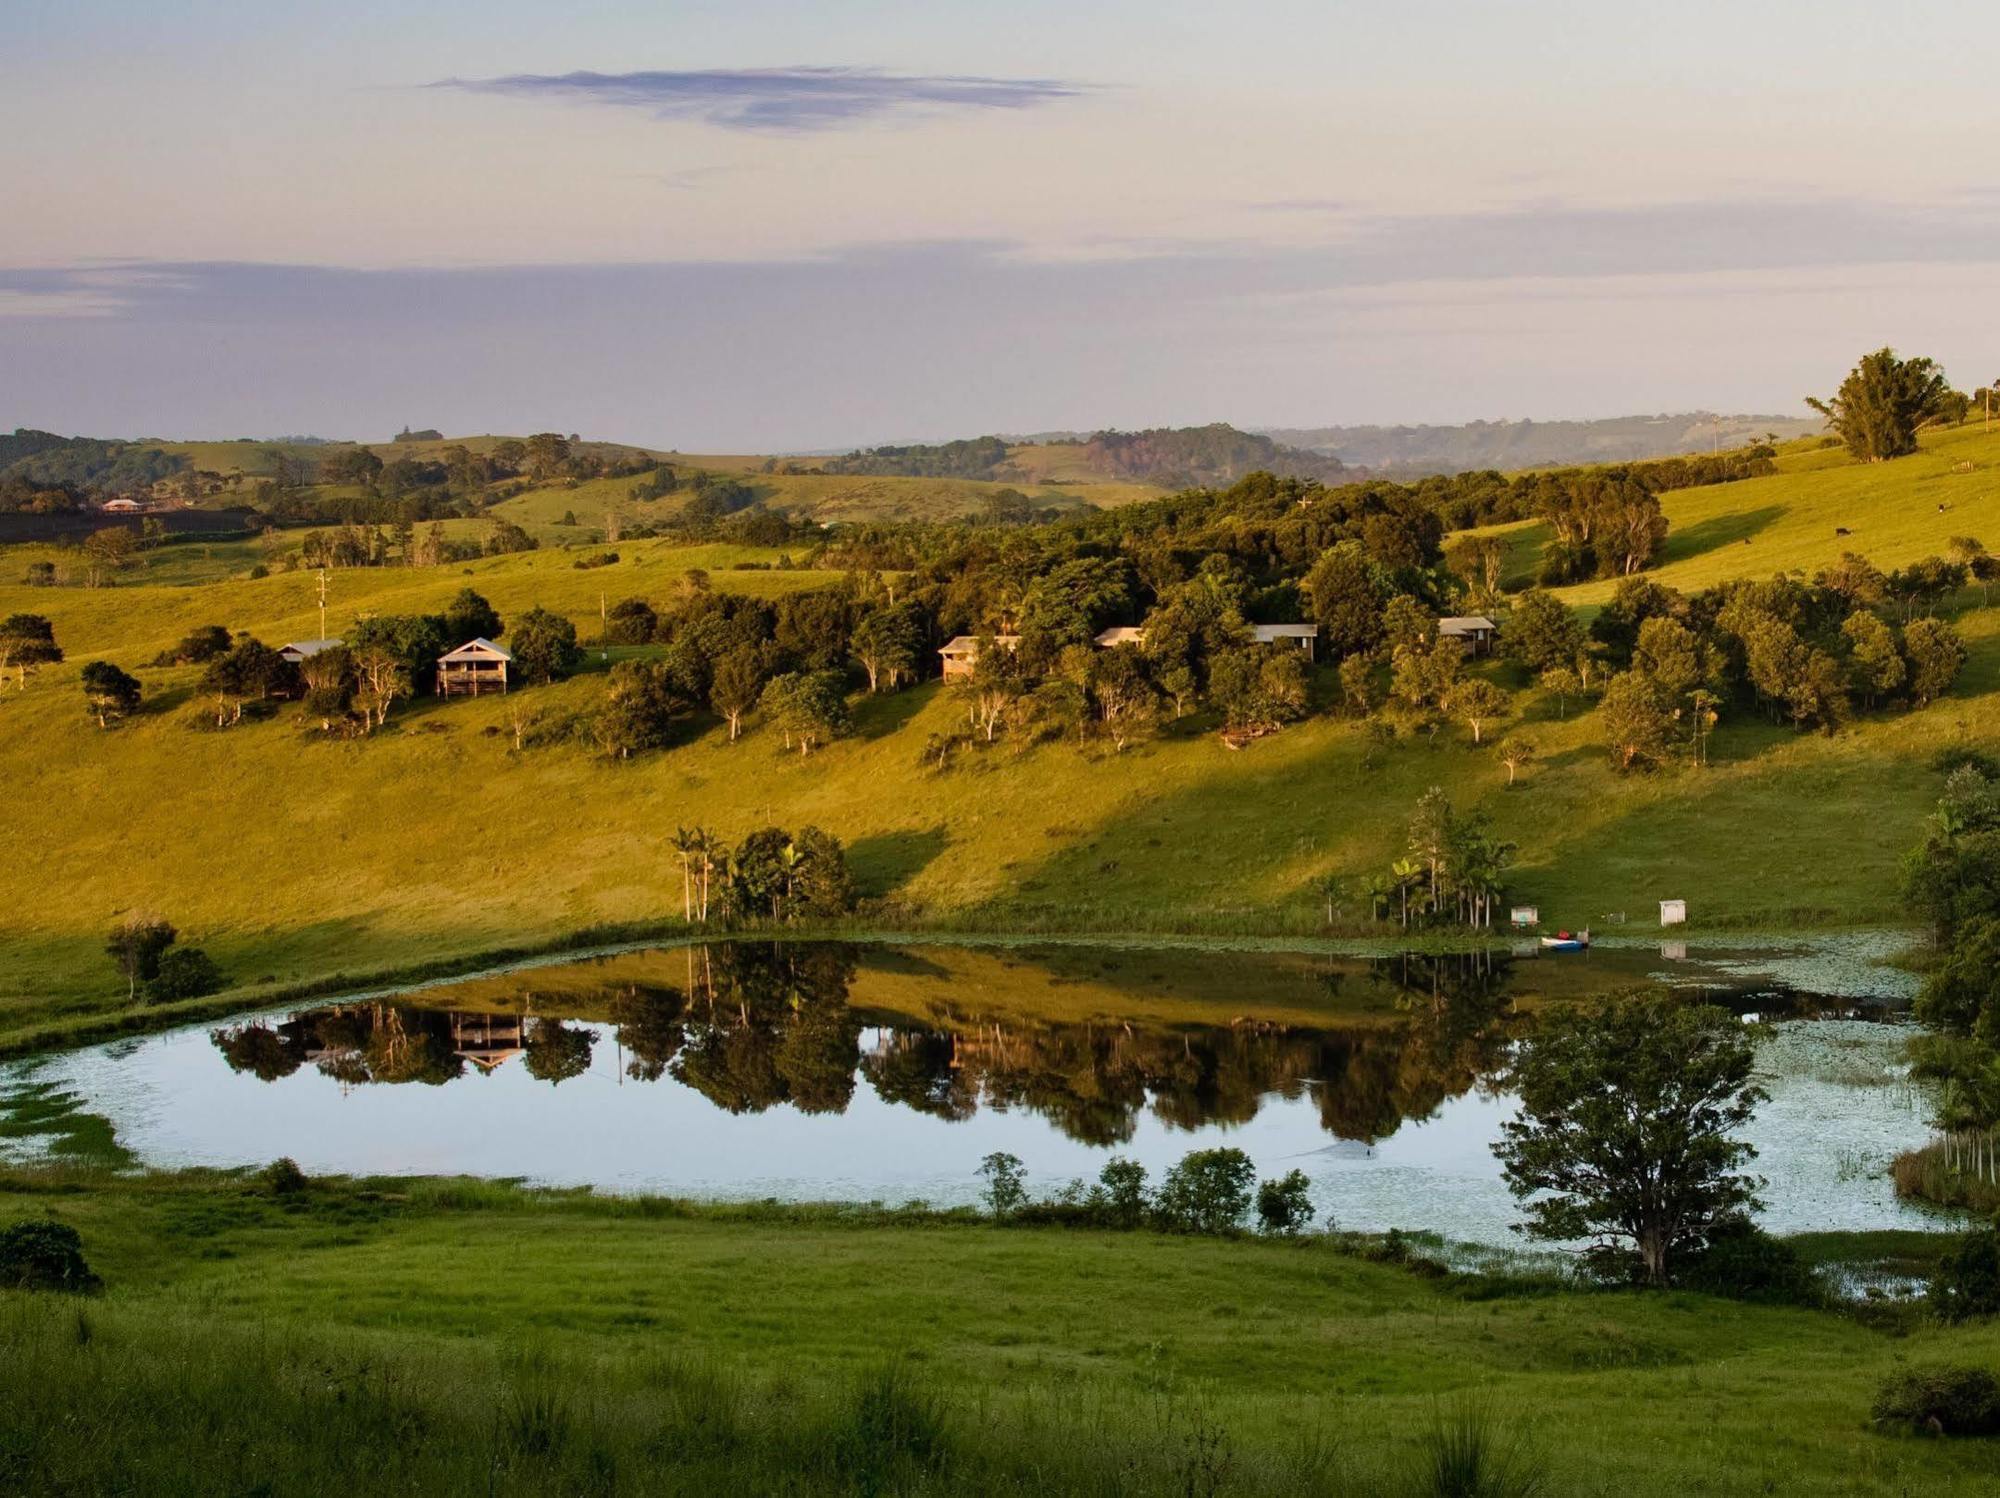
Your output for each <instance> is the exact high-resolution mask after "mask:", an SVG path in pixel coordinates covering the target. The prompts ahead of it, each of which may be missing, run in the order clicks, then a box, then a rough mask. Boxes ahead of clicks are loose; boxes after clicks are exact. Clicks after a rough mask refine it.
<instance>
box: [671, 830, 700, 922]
mask: <svg viewBox="0 0 2000 1498" xmlns="http://www.w3.org/2000/svg"><path fill="white" fill-rule="evenodd" d="M702 837H703V834H702V831H701V829H700V828H698V827H697V828H696V829H695V830H694V831H693V832H690V831H688V829H687V828H685V827H679V828H676V829H675V830H674V841H673V849H674V852H675V853H677V854H678V855H679V856H680V860H681V919H682V920H684V921H693V920H694V856H695V854H696V853H698V852H700V851H701V843H702Z"/></svg>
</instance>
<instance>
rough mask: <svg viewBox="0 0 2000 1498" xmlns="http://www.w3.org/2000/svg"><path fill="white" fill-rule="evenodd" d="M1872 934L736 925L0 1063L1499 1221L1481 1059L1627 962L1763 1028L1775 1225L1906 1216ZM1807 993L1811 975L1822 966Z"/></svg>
mask: <svg viewBox="0 0 2000 1498" xmlns="http://www.w3.org/2000/svg"><path fill="white" fill-rule="evenodd" d="M1876 955H1878V954H1877V953H1876V952H1875V951H1874V949H1873V948H1871V947H1870V946H1869V945H1868V944H1867V943H1866V942H1865V941H1863V940H1859V939H1837V940H1822V941H1820V942H1817V943H1815V944H1812V945H1799V944H1793V945H1767V946H1762V947H1746V946H1741V945H1739V946H1736V947H1731V948H1726V949H1724V948H1714V949H1709V950H1703V949H1701V948H1700V947H1698V946H1697V947H1692V948H1690V947H1684V946H1680V945H1675V946H1670V947H1666V948H1663V947H1662V946H1660V945H1659V944H1658V943H1654V944H1652V945H1650V946H1639V945H1631V946H1604V945H1600V946H1599V947H1598V948H1596V949H1594V950H1592V951H1590V952H1588V953H1583V954H1576V955H1565V956H1543V955H1539V954H1527V955H1522V954H1509V953H1507V952H1504V951H1494V952H1484V953H1456V954H1448V955H1430V956H1422V955H1415V954H1398V955H1389V956H1376V957H1359V956H1356V957H1326V956H1315V955H1304V954H1298V953H1270V952H1254V951H1215V950H1200V949H1193V948H1157V947H1145V946H1122V947H1121V946H1085V945H1072V944H1056V943H1051V944H1037V945H1006V944H991V945H977V944H967V945H945V944H932V943H902V944H894V945H891V944H873V943H838V942H798V943H774V942H733V943H716V944H711V945H708V946H699V947H689V948H674V949H659V950H647V951H632V952H621V953H618V954H615V955H609V956H604V957H599V958H595V959H592V960H588V961H579V962H570V963H565V964H561V965H554V966H548V967H540V968H529V969H522V970H517V971H513V972H509V973H505V974H501V975H496V976H490V977H484V978H479V979H473V980H467V981H462V982H455V983H449V984H439V985H432V986H428V987H425V988H423V989H419V990H415V991H412V992H410V993H407V994H402V995H397V996H394V997H383V998H373V999H369V1000H366V1001H349V1002H334V1003H329V1004H325V1005H321V1006H318V1007H312V1008H305V1009H298V1010H287V1011H278V1012H271V1013H266V1014H258V1015H249V1016H245V1017H242V1018H240V1019H237V1020H233V1021H231V1022H229V1023H227V1024H223V1025H219V1026H202V1027H193V1028H188V1029H183V1030H178V1031H172V1032H168V1033H163V1034H159V1035H155V1036H150V1037H146V1038H143V1039H137V1040H124V1041H119V1042H115V1043H113V1044H109V1045H104V1046H98V1047H94V1048H91V1049H88V1050H82V1051H77V1052H73V1053H69V1054H66V1055H62V1056H58V1057H54V1058H49V1059H45V1060H42V1061H39V1062H35V1063H29V1064H25V1065H17V1066H16V1067H14V1068H12V1069H11V1070H10V1071H9V1072H8V1073H6V1074H4V1075H5V1077H6V1078H7V1079H10V1080H12V1081H13V1082H16V1083H18V1082H20V1081H21V1080H23V1079H24V1078H26V1077H28V1076H32V1079H33V1081H34V1082H35V1083H37V1084H41V1085H53V1086H54V1087H56V1088H58V1089H60V1090H62V1091H64V1092H67V1093H69V1094H71V1095H73V1096H74V1098H75V1099H76V1100H77V1104H78V1106H79V1107H80V1108H81V1109H82V1110H83V1111H85V1112H88V1113H91V1114H95V1115H98V1116H101V1117H102V1118H104V1119H105V1120H107V1121H108V1122H109V1123H110V1125H111V1126H112V1128H113V1129H114V1130H115V1133H116V1137H117V1139H118V1141H119V1143H120V1144H121V1145H123V1146H124V1147H125V1148H126V1149H128V1150H130V1151H131V1152H132V1153H133V1154H134V1155H135V1156H136V1157H137V1158H138V1159H139V1160H140V1161H141V1162H143V1163H145V1164H148V1165H159V1166H176V1165H191V1164H202V1165H226V1166H235V1165H255V1164H261V1163H263V1162H266V1161H268V1160H271V1159H273V1158H275V1157H276V1156H279V1155H290V1156H292V1157H293V1158H294V1159H296V1160H297V1161H298V1162H299V1163H300V1164H301V1165H302V1166H303V1167H304V1168H305V1169H306V1170H307V1171H308V1172H312V1173H320V1172H342V1173H355V1174H375V1173H379V1174H391V1173H393V1174H406V1173H465V1174H473V1175H482V1176H505V1177H519V1178H524V1179H526V1180H529V1181H533V1182H537V1183H544V1184H552V1185H590V1186H596V1187H601V1188H605V1189H609V1190H618V1191H640V1190H645V1191H656V1192H666V1193H672V1194H677V1195H691V1196H704V1197H713V1198H765V1197H776V1198H781V1199H797V1200H852V1201H881V1202H886V1203H892V1204H895V1203H902V1202H905V1201H909V1200H923V1201H927V1202H930V1203H933V1204H938V1205H944V1204H951V1203H958V1202H966V1201H971V1200H973V1199H975V1197H976V1195H977V1189H978V1184H979V1183H978V1181H977V1179H976V1176H975V1172H976V1170H977V1167H978V1164H979V1161H980V1160H981V1158H982V1157H983V1156H985V1155H986V1154H988V1153H990V1152H993V1151H996V1150H1005V1151H1007V1152H1009V1153H1012V1154H1014V1155H1018V1156H1019V1157H1020V1158H1021V1159H1022V1160H1023V1161H1024V1162H1025V1164H1026V1167H1027V1170H1028V1173H1029V1179H1030V1185H1031V1187H1032V1188H1034V1189H1038V1190H1052V1189H1054V1188H1055V1187H1057V1186H1059V1185H1061V1184H1062V1183H1063V1182H1065V1181H1067V1180H1069V1179H1070V1178H1072V1177H1077V1176H1082V1177H1094V1176H1095V1175H1096V1173H1097V1172H1098V1170H1099V1169H1100V1168H1101V1167H1102V1165H1103V1164H1104V1162H1105V1160H1106V1159H1108V1158H1109V1157H1110V1156H1112V1155H1113V1154H1122V1155H1126V1156H1129V1157H1131V1158H1134V1159H1137V1160H1139V1161H1140V1162H1141V1163H1143V1164H1144V1165H1145V1166H1146V1167H1147V1169H1148V1170H1149V1171H1150V1172H1152V1173H1153V1174H1154V1176H1155V1177H1156V1178H1157V1176H1158V1174H1159V1173H1160V1172H1161V1171H1163V1170H1164V1169H1166V1168H1167V1167H1168V1166H1170V1165H1171V1164H1173V1163H1174V1162H1175V1161H1176V1160H1178V1159H1179V1158H1180V1157H1181V1156H1182V1155H1184V1154H1186V1153H1187V1152H1188V1151H1190V1150H1193V1149H1199V1148H1205V1147H1209V1146H1212V1145H1218V1144H1230V1145H1234V1146H1236V1147H1238V1148H1241V1149H1243V1150H1244V1151H1246V1152H1247V1153H1248V1154H1249V1155H1250V1156H1251V1158H1252V1159H1253V1160H1255V1162H1256V1164H1257V1166H1258V1169H1259V1171H1260V1172H1261V1173H1263V1174H1267V1175H1268V1174H1277V1173H1282V1172H1283V1171H1285V1170H1288V1169H1291V1168H1293V1167H1295V1166H1296V1167H1298V1168H1301V1169H1303V1170H1304V1171H1305V1172H1306V1173H1307V1175H1308V1176H1310V1177H1311V1179H1312V1182H1313V1195H1314V1198H1315V1201H1316V1204H1317V1206H1318V1208H1319V1211H1320V1213H1321V1217H1322V1220H1324V1219H1325V1218H1327V1217H1329V1216H1330V1217H1331V1218H1332V1219H1333V1220H1334V1221H1335V1222H1337V1223H1338V1224H1339V1225H1340V1226H1342V1227H1348V1228H1358V1229H1383V1228H1388V1227H1402V1228H1408V1229H1422V1230H1429V1231H1435V1232H1438V1233H1442V1234H1444V1235H1445V1236H1446V1237H1448V1238H1451V1239H1453V1240H1456V1241H1464V1242H1473V1243H1495V1244H1498V1243H1505V1242H1507V1241H1509V1239H1510V1236H1511V1235H1510V1234H1509V1232H1508V1224H1509V1223H1511V1222H1513V1221H1514V1220H1515V1219H1516V1217H1517V1215H1518V1213H1517V1212H1516V1211H1515V1208H1514V1205H1513V1203H1512V1201H1511V1199H1510V1198H1509V1197H1508V1195H1507V1192H1506V1190H1505V1188H1504V1186H1503V1184H1502V1182H1501V1180H1500V1175H1499V1171H1498V1167H1497V1165H1496V1164H1495V1162H1494V1160H1493V1157H1492V1154H1491V1152H1490V1148H1489V1146H1490V1145H1491V1143H1492V1142H1493V1140H1494V1139H1495V1138H1496V1137H1498V1131H1499V1125H1500V1123H1501V1121H1502V1120H1503V1119H1505V1118H1506V1117H1508V1116H1509V1115H1510V1113H1511V1111H1512V1104H1511V1101H1510V1099H1509V1098H1508V1097H1507V1096H1506V1095H1505V1094H1504V1092H1503V1091H1501V1090H1500V1089H1499V1086H1498V1084H1497V1081H1496V1079H1497V1078H1498V1076H1499V1075H1500V1073H1501V1071H1502V1068H1503V1066H1504V1063H1505V1060H1506V1057H1507V1054H1508V1052H1509V1049H1510V1047H1511V1046H1512V1044H1513V1042H1514V1040H1515V1039H1516V1038H1517V1037H1518V1036H1519V1035H1521V1034H1522V1033H1524V1032H1525V1030H1526V1029H1527V1028H1528V1027H1530V1026H1532V1024H1533V1018H1534V1014H1535V1011H1536V1010H1537V1009H1538V1008H1539V1007H1541V1006H1542V1005H1544V1004H1546V1003H1549V1002H1552V1001H1555V1000H1559V999H1561V998H1565V997H1572V996H1575V995H1579V994H1583V993H1588V992H1593V991H1598V990H1602V989H1606V988H1611V987H1619V986H1625V985H1629V984H1633V983H1641V982H1652V983H1661V982H1665V983H1674V984H1678V985H1684V986H1688V987H1692V988H1697V989H1700V990H1703V991H1705V992H1706V993H1708V994H1709V995H1710V996H1711V997H1712V998H1714V999H1715V1000H1716V1001H1718V1002H1722V1003H1725V1004H1728V1005H1730V1006H1731V1007H1733V1008H1735V1009H1736V1010H1738V1011H1739V1012H1743V1013H1746V1014H1749V1013H1755V1014H1758V1015H1761V1016H1762V1017H1764V1018H1767V1019H1771V1020H1773V1021H1774V1022H1775V1028H1774V1030H1773V1034H1772V1039H1770V1040H1769V1041H1768V1042H1766V1043H1765V1044H1764V1045H1763V1047H1762V1050H1761V1053H1760V1069H1761V1071H1762V1072H1763V1074H1764V1077H1763V1080H1764V1082H1765V1085H1766V1087H1767V1088H1768V1090H1769V1091H1770V1093H1771V1100H1770V1101H1769V1102H1768V1103H1766V1104H1765V1105H1764V1106H1763V1107H1762V1108H1761V1109H1760V1110H1759V1114H1758V1116H1757V1118H1756V1120H1755V1121H1754V1124H1753V1125H1752V1127H1751V1128H1750V1129H1749V1131H1748V1136H1749V1138H1750V1139H1751V1141H1752V1142H1753V1143H1754V1144H1756V1146H1757V1147H1758V1150H1759V1159H1758V1161H1757V1164H1756V1169H1757V1170H1758V1171H1759V1172H1760V1173H1761V1174H1763V1175H1764V1176H1766V1177H1767V1178H1768V1180H1769V1186H1768V1189H1767V1190H1766V1192H1765V1196H1766V1199H1767V1201H1768V1203H1769V1210H1768V1212H1767V1214H1766V1219H1765V1220H1766V1222H1767V1223H1768V1225H1769V1226H1771V1227H1772V1228H1773V1229H1775V1230H1778V1231H1798V1230H1805V1229H1836V1228H1838V1229H1866V1228H1878V1227H1888V1226H1913V1225H1915V1226H1922V1225H1926V1224H1927V1222H1928V1219H1926V1218H1925V1217H1923V1216H1922V1215H1921V1214H1920V1213H1918V1212H1916V1211H1915V1210H1913V1209H1910V1208H1906V1207H1904V1206H1903V1205H1902V1204H1900V1203H1898V1202H1897V1201H1896V1199H1895V1196H1894V1194H1893V1192H1892V1191H1891V1189H1890V1185H1889V1182H1888V1180H1887V1177H1886V1169H1887V1165H1888V1162H1889V1160H1890V1159H1891V1158H1892V1157H1893V1156H1894V1155H1895V1154H1896V1153H1898V1152H1899V1151H1901V1150H1904V1149H1907V1148H1909V1147H1911V1146H1913V1145H1915V1144H1918V1143H1921V1142H1922V1141H1923V1140H1924V1139H1925V1138H1926V1137H1927V1135H1928V1130H1927V1128H1926V1125H1925V1116H1926V1108H1925V1104H1924V1100H1923V1099H1922V1098H1921V1097H1920V1096H1918V1095H1917V1094H1916V1092H1915V1091H1914V1090H1913V1088H1912V1087H1911V1086H1910V1084H1909V1083H1908V1082H1907V1081H1906V1080H1905V1079H1904V1075H1903V1067H1902V1064H1901V1057H1902V1049H1903V1042H1904V1039H1905V1036H1906V1033H1907V1032H1906V1030H1905V1028H1904V1026H1903V1024H1902V1023H1901V1022H1900V1021H1899V1020H1898V1019H1897V1017H1896V1014H1897V1010H1898V1008H1899V1005H1900V1004H1901V1002H1902V1001H1904V1000H1905V999H1906V998H1907V993H1906V988H1907V981H1906V980H1905V979H1904V978H1902V976H1901V975H1899V974H1897V973H1896V972H1894V971H1893V970H1891V969H1886V968H1883V967H1881V966H1879V965H1878V964H1877V963H1875V962H1874V961H1872V960H1871V958H1873V957H1874V956H1876ZM1808 985H1810V986H1808Z"/></svg>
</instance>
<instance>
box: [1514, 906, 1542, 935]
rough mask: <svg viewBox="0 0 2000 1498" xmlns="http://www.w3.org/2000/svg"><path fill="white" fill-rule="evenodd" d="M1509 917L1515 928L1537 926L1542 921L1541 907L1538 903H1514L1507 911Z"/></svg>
mask: <svg viewBox="0 0 2000 1498" xmlns="http://www.w3.org/2000/svg"><path fill="white" fill-rule="evenodd" d="M1509 919H1511V920H1512V921H1513V923H1514V926H1515V928H1516V929H1525V928H1527V927H1529V926H1539V925H1541V923H1542V909H1541V907H1540V906H1539V905H1516V906H1515V907H1514V908H1513V910H1512V911H1511V912H1510V913H1509Z"/></svg>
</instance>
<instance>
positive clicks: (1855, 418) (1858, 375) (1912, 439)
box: [1806, 348, 1966, 463]
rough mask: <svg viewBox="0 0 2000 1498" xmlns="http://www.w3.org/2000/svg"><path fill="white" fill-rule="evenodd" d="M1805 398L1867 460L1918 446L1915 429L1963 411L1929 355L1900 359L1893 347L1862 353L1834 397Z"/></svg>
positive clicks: (1962, 403)
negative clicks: (1928, 357) (1922, 357)
mask: <svg viewBox="0 0 2000 1498" xmlns="http://www.w3.org/2000/svg"><path fill="white" fill-rule="evenodd" d="M1806 404H1807V405H1809V406H1811V407H1812V408H1813V409H1814V410H1815V411H1817V412H1819V414H1820V415H1822V416H1824V417H1825V418H1826V421H1827V425H1828V426H1830V427H1832V428H1833V429H1834V431H1835V432H1836V433H1838V434H1839V436H1840V440H1841V441H1843V442H1845V443H1846V444H1847V450H1848V451H1849V452H1851V453H1853V454H1854V456H1855V457H1857V458H1859V459H1861V461H1862V462H1864V463H1880V462H1882V461H1883V460H1885V459H1888V458H1900V457H1902V456H1903V455H1904V454H1905V453H1913V452H1915V451H1916V450H1917V429H1918V428H1919V427H1921V426H1923V425H1924V424H1925V423H1927V422H1931V421H1939V420H1946V419H1952V418H1954V416H1962V415H1963V414H1964V409H1965V404H1966V401H1965V397H1963V396H1961V395H1958V394H1957V393H1956V392H1955V391H1954V390H1953V389H1952V388H1951V385H1950V383H1949V382H1948V381H1947V380H1946V379H1945V377H1944V371H1943V370H1942V369H1940V368H1938V366H1937V364H1936V363H1935V362H1933V361H1932V360H1929V359H1899V358H1898V357H1897V356H1896V351H1895V350H1894V349H1887V348H1884V349H1877V350H1876V351H1875V352H1874V353H1872V354H1865V355H1863V356H1862V359H1861V362H1860V363H1858V364H1856V365H1855V366H1854V368H1853V370H1851V371H1850V372H1849V374H1848V376H1847V378H1846V379H1845V380H1842V381H1841V382H1840V390H1839V391H1838V393H1836V394H1835V395H1834V397H1833V399H1831V400H1820V399H1819V398H1818V397H1816V396H1807V397H1806Z"/></svg>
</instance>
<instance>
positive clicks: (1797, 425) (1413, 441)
mask: <svg viewBox="0 0 2000 1498" xmlns="http://www.w3.org/2000/svg"><path fill="white" fill-rule="evenodd" d="M1823 427H1824V423H1823V422H1821V421H1820V420H1818V419H1817V418H1814V417H1797V416H1717V415H1713V414H1711V413H1709V412H1706V411H1691V412H1682V413H1678V414H1671V415H1658V416H1613V417H1608V418H1605V419H1602V420H1597V421H1469V422H1465V423H1464V424H1462V425H1459V426H1327V427H1274V428H1271V429H1270V431H1269V435H1270V436H1271V437H1272V438H1274V439H1275V440H1277V441H1279V442H1283V443H1289V444H1290V445H1292V446H1294V447H1303V448H1309V449H1311V450H1312V451H1314V452H1321V453H1331V454H1333V455H1334V456H1336V457H1338V458H1340V459H1341V460H1342V461H1344V462H1347V463H1351V464H1354V465H1356V466H1357V467H1361V468H1365V469H1367V470H1368V471H1369V472H1370V473H1377V474H1389V475H1394V476H1398V477H1403V478H1411V477H1422V476H1424V475H1427V474H1444V473H1465V472H1468V471H1470V470H1474V469H1481V468H1514V469H1518V468H1547V467H1552V466H1553V467H1565V468H1566V467H1573V466H1575V465H1577V464H1580V463H1635V462H1643V461H1645V460H1647V459H1650V458H1664V457H1673V456H1678V455H1686V454H1693V453H1704V452H1710V451H1712V450H1714V449H1715V448H1717V447H1721V448H1732V447H1742V446H1744V445H1745V444H1747V443H1752V442H1760V441H1769V440H1779V441H1784V440H1789V439H1791V438H1794V437H1803V436H1809V435H1811V434H1812V433H1815V432H1818V431H1820V430H1822V429H1823Z"/></svg>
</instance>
